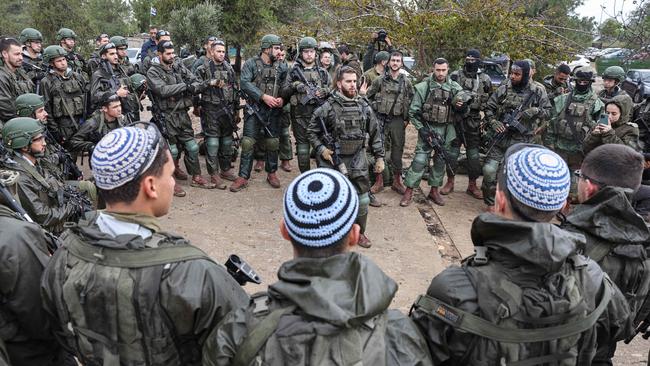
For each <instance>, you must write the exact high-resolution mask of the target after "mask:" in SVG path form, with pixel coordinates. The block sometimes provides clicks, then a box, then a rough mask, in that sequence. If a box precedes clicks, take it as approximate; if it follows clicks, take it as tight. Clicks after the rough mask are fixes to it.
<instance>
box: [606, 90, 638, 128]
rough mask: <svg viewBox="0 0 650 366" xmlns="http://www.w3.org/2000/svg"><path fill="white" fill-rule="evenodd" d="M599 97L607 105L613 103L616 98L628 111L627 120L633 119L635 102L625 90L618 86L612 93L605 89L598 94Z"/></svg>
mask: <svg viewBox="0 0 650 366" xmlns="http://www.w3.org/2000/svg"><path fill="white" fill-rule="evenodd" d="M598 97H599V98H600V100H602V101H603V103H605V104H607V103H609V102H611V101H612V100H613V99H614V98H616V99H617V100H618V101H619V102H620V103H621V104H622V107H623V109H625V110H627V113H626V116H627V119H628V120H631V119H632V111H633V109H634V101H633V100H632V97H630V95H629V94H628V93H627V92H626V91H625V90H623V89H621V87H620V86H618V85H616V86H615V87H614V88H613V89H612V91H611V92H608V91H607V89H603V90H601V91H600V92H599V93H598Z"/></svg>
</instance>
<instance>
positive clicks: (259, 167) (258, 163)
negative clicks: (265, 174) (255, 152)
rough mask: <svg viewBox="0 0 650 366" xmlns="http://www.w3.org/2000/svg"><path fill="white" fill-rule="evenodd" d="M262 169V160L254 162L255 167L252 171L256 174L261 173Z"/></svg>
mask: <svg viewBox="0 0 650 366" xmlns="http://www.w3.org/2000/svg"><path fill="white" fill-rule="evenodd" d="M263 169H264V160H255V167H254V168H253V170H255V171H256V172H258V173H259V172H261V171H262V170H263Z"/></svg>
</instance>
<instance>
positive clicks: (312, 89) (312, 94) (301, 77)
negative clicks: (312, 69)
mask: <svg viewBox="0 0 650 366" xmlns="http://www.w3.org/2000/svg"><path fill="white" fill-rule="evenodd" d="M291 72H292V73H294V74H295V75H296V76H298V81H300V82H301V83H303V84H304V85H305V87H306V88H307V94H306V95H305V96H304V97H302V99H300V104H302V105H307V104H308V103H309V102H310V101H312V100H315V101H316V105H317V106H320V105H322V104H323V103H325V100H324V99H322V97H318V96H317V95H316V94H317V93H318V86H316V85H314V83H311V82H309V81H307V78H306V77H305V73H303V72H302V70H301V69H300V67H299V66H295V65H294V67H293V69H291Z"/></svg>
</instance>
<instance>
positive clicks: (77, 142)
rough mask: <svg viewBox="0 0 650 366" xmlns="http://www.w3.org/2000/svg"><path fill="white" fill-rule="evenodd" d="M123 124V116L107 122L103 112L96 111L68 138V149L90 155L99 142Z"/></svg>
mask: <svg viewBox="0 0 650 366" xmlns="http://www.w3.org/2000/svg"><path fill="white" fill-rule="evenodd" d="M125 122H126V121H125V118H124V116H120V117H119V118H118V119H116V120H114V121H107V120H106V116H105V115H104V112H102V111H101V110H97V111H95V113H93V115H92V117H90V118H89V119H88V120H87V121H86V122H85V123H84V124H83V125H81V127H80V128H79V131H77V132H76V133H75V134H74V135H73V136H72V137H71V138H70V148H71V149H72V151H74V152H84V151H85V152H88V153H89V154H91V155H92V152H93V149H94V148H95V145H97V143H98V142H99V140H101V139H102V137H104V136H106V134H107V133H109V132H111V131H112V130H114V129H116V128H120V127H123V126H124V125H125Z"/></svg>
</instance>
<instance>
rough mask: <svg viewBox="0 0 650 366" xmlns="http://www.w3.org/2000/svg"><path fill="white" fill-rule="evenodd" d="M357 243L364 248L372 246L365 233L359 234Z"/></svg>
mask: <svg viewBox="0 0 650 366" xmlns="http://www.w3.org/2000/svg"><path fill="white" fill-rule="evenodd" d="M357 244H359V246H360V247H362V248H366V249H368V248H370V247H371V246H372V242H371V241H370V239H368V237H367V236H366V234H359V242H358V243H357Z"/></svg>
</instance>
